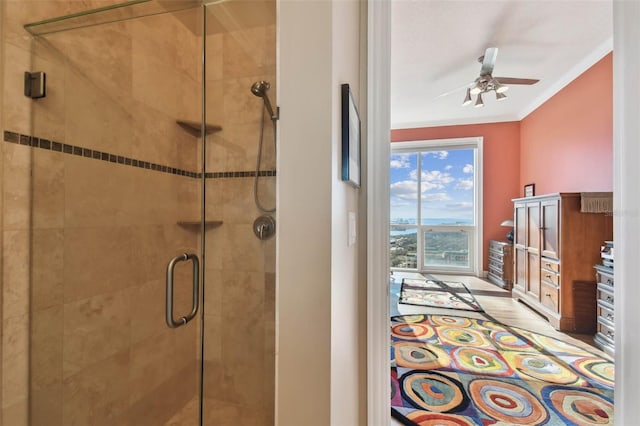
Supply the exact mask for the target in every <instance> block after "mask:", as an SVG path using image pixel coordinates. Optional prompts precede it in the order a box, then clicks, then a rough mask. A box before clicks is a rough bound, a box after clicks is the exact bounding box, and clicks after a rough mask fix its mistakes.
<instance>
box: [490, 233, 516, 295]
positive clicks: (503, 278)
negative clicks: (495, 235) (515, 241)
mask: <svg viewBox="0 0 640 426" xmlns="http://www.w3.org/2000/svg"><path fill="white" fill-rule="evenodd" d="M488 279H489V281H491V282H492V283H494V284H495V285H497V286H499V287H502V288H504V289H505V290H511V286H512V285H513V246H512V245H511V243H508V242H506V241H495V240H491V241H489V276H488Z"/></svg>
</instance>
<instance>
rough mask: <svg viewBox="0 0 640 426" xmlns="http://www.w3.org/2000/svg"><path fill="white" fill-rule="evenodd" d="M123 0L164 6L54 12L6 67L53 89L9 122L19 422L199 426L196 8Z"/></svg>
mask: <svg viewBox="0 0 640 426" xmlns="http://www.w3.org/2000/svg"><path fill="white" fill-rule="evenodd" d="M16 3H17V2H16ZM23 3H24V4H26V2H23ZM37 3H39V2H30V3H29V4H37ZM82 3H86V2H57V3H56V4H52V5H47V6H48V8H49V9H51V8H53V7H55V6H56V5H57V6H58V7H60V10H59V13H68V12H69V9H70V8H74V7H82ZM130 3H135V4H133V6H136V7H141V5H142V6H144V5H143V3H150V4H151V3H152V4H154V5H155V6H154V7H160V9H157V10H156V11H155V12H153V13H148V14H138V16H139V17H137V18H132V19H123V18H131V16H129V15H128V14H127V13H125V10H129V9H125V8H107V10H100V11H98V14H99V13H109V14H112V15H113V16H115V19H112V20H107V21H106V22H104V23H100V24H97V22H96V21H94V20H93V17H94V15H91V14H81V15H83V16H80V15H79V16H77V17H74V18H72V20H74V22H80V24H79V25H71V26H70V27H69V26H67V27H65V26H64V20H63V19H61V20H56V21H52V22H50V23H49V25H52V26H53V27H50V28H53V31H54V32H51V33H49V32H48V31H45V33H40V34H38V35H36V36H34V37H33V38H31V39H30V40H29V41H28V42H25V43H24V44H22V45H19V42H16V43H18V44H17V45H15V46H13V45H12V46H10V47H9V49H10V50H11V51H12V52H15V55H17V57H18V58H20V59H21V60H22V63H21V64H20V68H19V69H18V68H17V67H16V70H15V72H13V73H11V75H13V76H14V77H16V76H19V77H20V78H22V72H23V71H43V72H45V73H46V97H42V98H39V99H28V98H26V97H24V96H21V97H19V98H18V97H16V98H17V99H15V102H16V104H17V105H19V106H21V107H22V108H23V109H22V110H18V111H16V116H15V117H13V116H12V119H10V120H7V121H6V123H5V124H6V129H7V131H8V132H5V135H4V139H5V143H4V144H3V151H4V162H5V163H4V167H5V177H6V178H7V180H5V182H4V184H5V187H6V188H11V189H10V190H9V191H11V192H10V194H9V196H6V197H5V199H6V200H7V201H6V202H5V205H4V208H5V212H10V216H11V220H8V221H6V222H5V229H4V231H5V232H4V242H5V247H6V246H8V245H9V246H11V247H12V249H15V250H16V253H19V254H20V255H19V260H20V262H24V267H23V266H20V264H19V263H16V264H15V265H13V266H11V267H9V268H8V271H7V274H8V275H7V276H8V277H9V279H8V280H5V285H8V286H9V288H11V289H14V290H15V291H11V292H10V294H11V297H12V298H14V299H15V302H16V305H15V306H16V311H15V312H9V313H8V314H11V315H15V320H14V317H11V318H9V321H6V320H5V322H4V327H5V331H6V330H7V327H9V332H11V333H16V334H15V336H16V337H15V343H16V344H15V345H12V346H11V348H8V349H6V350H7V351H9V353H6V352H5V354H4V355H6V356H8V357H9V361H8V362H7V363H5V368H4V371H3V373H4V374H5V376H4V377H5V378H7V376H6V374H9V375H10V377H11V380H12V381H13V383H15V385H16V386H15V387H14V388H13V389H16V390H17V391H18V392H17V394H16V395H14V397H15V399H16V405H15V411H14V412H13V413H14V414H12V416H13V417H11V419H15V420H16V422H10V423H9V424H12V425H16V426H18V425H23V424H24V425H27V424H28V425H32V426H35V425H47V426H55V425H60V426H62V425H64V426H71V425H82V426H86V425H94V426H95V425H109V426H113V425H131V426H134V425H135V426H140V425H149V426H158V425H165V424H172V425H197V424H199V414H200V404H199V400H200V389H201V388H200V382H201V380H200V378H201V375H200V372H201V363H200V354H201V347H202V345H201V330H202V321H201V320H202V317H201V316H200V315H199V313H200V312H198V313H197V314H196V313H195V312H193V311H194V309H193V308H194V305H196V304H198V303H196V302H200V294H198V293H197V294H196V298H195V299H194V284H195V282H194V278H195V279H197V280H198V281H197V283H198V284H199V285H200V286H201V285H202V284H203V283H202V276H201V275H202V271H204V270H205V269H206V266H205V265H204V259H203V257H202V247H203V244H202V241H203V230H204V224H203V221H202V219H203V218H204V215H203V211H202V194H203V185H204V179H203V177H204V174H203V171H202V164H203V163H202V149H203V144H202V138H201V125H200V123H201V122H202V116H203V111H202V109H203V102H202V99H203V94H202V84H203V82H202V73H203V64H202V49H203V37H202V31H201V29H202V18H203V15H202V12H203V9H202V8H201V7H196V8H190V9H185V10H173V9H172V10H170V11H167V9H166V8H164V9H163V7H165V6H166V5H167V4H169V3H172V2H161V1H158V2H130ZM138 3H140V4H138ZM173 3H178V2H173ZM24 4H23V5H22V7H31V6H25V5H24ZM103 4H104V3H103ZM180 4H181V5H182V6H184V5H185V4H187V3H185V2H181V3H180ZM130 6H131V4H130ZM147 6H148V5H147ZM85 7H86V6H85ZM31 12H33V14H32V15H29V17H30V18H31V19H33V16H40V15H42V14H43V12H42V11H39V10H32V11H31ZM46 12H47V16H46V17H49V16H52V15H55V13H52V12H53V11H52V10H47V11H46ZM12 14H13V15H12ZM7 15H8V16H7V17H8V18H10V19H9V20H10V21H11V18H13V19H17V18H19V17H21V16H26V15H25V14H24V10H22V9H20V10H18V9H12V6H8V10H7ZM145 15H146V16H145ZM43 17H44V16H43ZM83 23H84V24H83ZM23 24H24V22H23ZM85 24H86V25H85ZM41 25H42V26H40V27H38V26H36V27H32V28H31V30H32V31H34V32H37V31H36V30H39V29H42V28H46V26H47V24H41ZM34 28H35V29H34ZM14 30H15V31H16V32H17V31H18V29H17V28H15V29H14ZM22 31H23V33H22V34H20V36H21V37H22V38H23V39H26V38H25V37H24V36H25V34H26V33H24V30H22ZM16 40H18V39H17V38H16ZM23 67H24V69H22V68H23ZM21 83H22V81H21V80H19V81H13V82H11V84H15V85H18V84H21ZM20 114H23V115H24V117H23V119H18V118H20V117H19V115H20ZM13 118H15V120H13ZM172 259H174V260H173V263H172V264H171V268H168V265H169V264H170V261H172ZM196 259H199V260H200V265H199V268H197V269H196V268H195V261H196ZM183 260H184V261H183ZM194 275H195V277H194ZM167 280H170V281H171V283H172V288H171V291H170V292H169V291H168V289H167ZM18 306H19V308H18ZM167 309H169V310H171V311H172V314H171V313H170V314H169V315H168V314H167ZM190 313H194V314H195V315H194V318H193V320H192V321H189V322H188V323H185V322H186V321H184V320H183V319H182V317H189V314H190ZM5 314H7V312H5ZM169 317H170V318H172V319H173V320H174V322H175V323H174V324H173V327H171V328H170V327H168V323H169V324H171V323H170V322H169ZM25 324H26V325H25ZM11 327H17V328H15V330H14V329H13V328H11ZM19 333H22V334H21V335H20V334H19ZM20 336H22V337H20ZM12 366H15V369H13V368H11V367H12ZM7 372H8V373H7ZM5 394H7V393H5Z"/></svg>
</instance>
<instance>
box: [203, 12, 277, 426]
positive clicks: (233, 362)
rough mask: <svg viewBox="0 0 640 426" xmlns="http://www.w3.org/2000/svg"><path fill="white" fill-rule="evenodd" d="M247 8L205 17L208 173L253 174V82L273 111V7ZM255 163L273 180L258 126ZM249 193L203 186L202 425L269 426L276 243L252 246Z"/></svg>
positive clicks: (270, 191)
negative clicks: (265, 84) (215, 127)
mask: <svg viewBox="0 0 640 426" xmlns="http://www.w3.org/2000/svg"><path fill="white" fill-rule="evenodd" d="M248 3H250V8H249V9H250V10H249V9H244V10H242V4H238V5H237V6H238V9H234V8H233V6H228V8H227V9H225V3H221V4H220V5H219V6H216V5H212V6H209V7H208V9H207V15H206V16H207V27H208V28H209V31H208V36H207V40H206V44H207V56H206V57H207V73H206V88H207V92H206V93H207V103H206V104H207V117H208V121H209V122H212V123H216V124H220V125H221V126H222V128H223V130H222V131H221V132H218V133H216V134H214V135H212V136H210V137H208V138H207V147H206V148H207V158H206V161H207V163H206V170H207V171H214V172H217V171H230V172H231V171H254V170H255V168H256V158H257V155H258V137H259V134H260V121H261V108H262V101H261V99H260V98H257V97H255V96H254V95H253V94H251V91H250V88H251V85H252V84H253V82H255V81H257V80H267V81H269V82H270V83H271V89H270V90H269V96H270V98H271V102H272V103H273V105H274V107H275V105H276V104H277V102H276V97H275V94H276V87H275V75H276V43H275V35H276V26H275V1H270V0H269V1H258V2H245V5H246V4H248ZM227 4H228V3H227ZM233 13H236V15H235V18H236V19H233V20H228V16H229V15H230V14H233ZM217 29H220V31H217ZM262 159H263V161H262V164H261V170H275V165H276V163H275V148H274V137H273V128H272V127H271V121H270V120H269V119H266V118H265V119H264V142H263V156H262ZM275 181H276V178H275V177H272V176H270V177H262V178H260V181H259V193H258V194H259V199H260V202H261V204H262V205H263V206H264V207H266V208H273V207H275V201H276V197H275ZM253 184H254V181H253V178H252V177H241V178H232V179H209V180H207V183H206V185H207V188H206V189H207V191H206V194H207V200H208V202H207V207H208V209H209V211H208V213H207V214H208V215H211V217H213V218H221V219H222V220H223V221H224V224H223V226H221V227H220V228H216V229H213V230H210V231H208V234H207V239H206V241H207V246H206V264H207V269H206V276H207V286H208V287H207V292H206V294H205V307H206V312H205V347H204V349H205V350H204V368H205V370H204V371H205V374H204V420H205V421H204V424H205V425H211V426H213V425H215V426H227V425H228V426H231V425H234V426H236V425H247V426H270V425H273V423H274V398H275V396H274V395H275V392H274V389H275V384H274V381H275V237H274V238H271V239H268V240H264V241H261V240H259V239H258V238H257V237H256V236H255V235H254V233H253V222H254V220H255V219H256V218H257V217H258V216H260V215H261V214H265V213H262V212H260V211H259V210H258V208H257V207H256V205H255V203H254V196H253ZM268 214H269V215H271V216H273V217H274V218H275V212H273V213H268Z"/></svg>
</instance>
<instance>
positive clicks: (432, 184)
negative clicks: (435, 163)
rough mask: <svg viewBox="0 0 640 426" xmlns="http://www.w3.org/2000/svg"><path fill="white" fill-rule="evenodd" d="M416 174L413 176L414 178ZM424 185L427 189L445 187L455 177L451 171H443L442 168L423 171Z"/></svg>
mask: <svg viewBox="0 0 640 426" xmlns="http://www.w3.org/2000/svg"><path fill="white" fill-rule="evenodd" d="M414 176H415V174H414V175H412V176H411V177H412V178H414ZM421 177H422V187H423V188H424V190H425V191H429V190H432V189H444V188H445V187H446V186H447V185H448V184H450V183H451V182H453V181H454V180H455V179H454V178H453V177H452V176H451V174H449V173H443V172H441V171H440V170H429V171H426V172H425V171H423V172H422V176H421Z"/></svg>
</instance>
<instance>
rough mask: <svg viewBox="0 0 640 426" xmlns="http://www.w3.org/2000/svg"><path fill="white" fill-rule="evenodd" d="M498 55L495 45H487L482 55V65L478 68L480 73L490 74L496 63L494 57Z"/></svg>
mask: <svg viewBox="0 0 640 426" xmlns="http://www.w3.org/2000/svg"><path fill="white" fill-rule="evenodd" d="M497 57H498V48H497V47H488V48H487V50H486V51H485V52H484V56H483V57H482V67H481V68H480V75H491V73H492V72H493V67H494V66H495V64H496V58H497Z"/></svg>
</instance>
